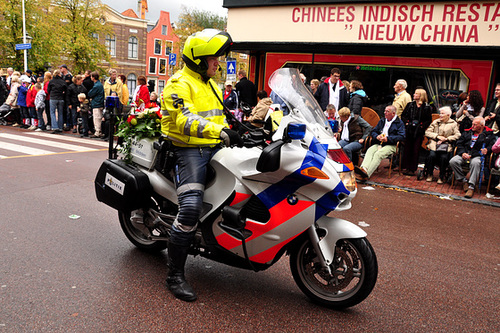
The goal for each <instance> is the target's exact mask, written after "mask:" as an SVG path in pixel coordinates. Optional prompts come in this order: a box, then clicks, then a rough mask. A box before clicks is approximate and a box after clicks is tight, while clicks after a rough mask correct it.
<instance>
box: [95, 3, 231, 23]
mask: <svg viewBox="0 0 500 333" xmlns="http://www.w3.org/2000/svg"><path fill="white" fill-rule="evenodd" d="M101 2H102V3H104V4H106V5H108V6H110V7H111V8H113V9H114V10H116V11H118V12H120V13H122V12H124V11H125V10H127V9H129V8H130V9H133V10H134V11H135V12H136V14H137V15H138V16H139V15H140V14H139V13H138V12H137V0H101ZM222 2H223V0H148V10H149V11H148V12H147V13H146V19H147V20H150V21H153V22H156V21H157V20H158V18H159V17H160V10H163V11H166V12H170V21H171V22H172V23H175V22H177V19H178V17H179V15H180V13H181V11H182V8H181V7H182V6H183V5H184V6H186V7H187V8H191V9H198V10H203V11H209V12H212V13H215V14H217V15H219V16H227V9H226V8H223V7H222Z"/></svg>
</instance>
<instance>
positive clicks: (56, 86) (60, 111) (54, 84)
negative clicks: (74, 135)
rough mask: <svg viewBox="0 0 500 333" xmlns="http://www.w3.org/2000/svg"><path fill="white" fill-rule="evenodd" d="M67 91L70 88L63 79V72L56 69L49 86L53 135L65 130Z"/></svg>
mask: <svg viewBox="0 0 500 333" xmlns="http://www.w3.org/2000/svg"><path fill="white" fill-rule="evenodd" d="M67 90H68V86H67V85H66V82H65V81H64V79H63V78H62V76H61V72H60V71H59V70H58V69H56V70H55V71H54V76H53V77H52V80H50V81H49V84H48V85H47V93H48V94H50V101H49V103H50V119H51V122H52V130H53V132H52V133H53V134H57V133H61V132H62V130H63V117H64V116H63V115H64V101H65V99H66V92H67ZM56 109H57V118H56ZM56 119H57V122H56Z"/></svg>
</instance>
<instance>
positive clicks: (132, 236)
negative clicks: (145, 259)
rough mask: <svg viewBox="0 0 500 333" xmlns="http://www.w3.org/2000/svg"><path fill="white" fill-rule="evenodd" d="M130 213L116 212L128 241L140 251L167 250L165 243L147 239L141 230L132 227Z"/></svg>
mask: <svg viewBox="0 0 500 333" xmlns="http://www.w3.org/2000/svg"><path fill="white" fill-rule="evenodd" d="M130 213H131V212H122V211H119V212H118V218H119V219H120V226H121V228H122V230H123V232H124V233H125V236H127V238H128V240H129V241H130V242H132V244H134V245H135V246H136V247H138V248H139V249H140V250H142V251H146V252H153V253H154V252H160V251H163V250H165V249H166V248H167V242H165V241H157V240H151V239H149V238H148V235H145V234H144V233H143V232H142V231H141V230H139V229H137V228H136V227H134V225H133V224H132V222H131V221H130Z"/></svg>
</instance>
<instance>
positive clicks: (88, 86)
mask: <svg viewBox="0 0 500 333" xmlns="http://www.w3.org/2000/svg"><path fill="white" fill-rule="evenodd" d="M90 73H92V71H90V70H86V71H85V74H84V75H83V77H84V79H83V83H82V84H83V86H84V87H85V89H87V91H90V89H92V87H93V86H94V82H93V81H92V79H91V78H90Z"/></svg>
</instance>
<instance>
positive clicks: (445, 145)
mask: <svg viewBox="0 0 500 333" xmlns="http://www.w3.org/2000/svg"><path fill="white" fill-rule="evenodd" d="M436 151H448V143H446V142H443V143H440V144H438V145H436Z"/></svg>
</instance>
